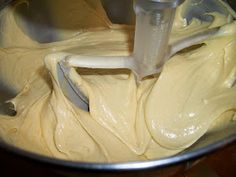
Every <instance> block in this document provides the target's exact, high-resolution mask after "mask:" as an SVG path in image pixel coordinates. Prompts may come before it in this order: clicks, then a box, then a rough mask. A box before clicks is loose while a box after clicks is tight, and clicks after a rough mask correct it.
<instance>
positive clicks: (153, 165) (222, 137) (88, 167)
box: [0, 0, 236, 176]
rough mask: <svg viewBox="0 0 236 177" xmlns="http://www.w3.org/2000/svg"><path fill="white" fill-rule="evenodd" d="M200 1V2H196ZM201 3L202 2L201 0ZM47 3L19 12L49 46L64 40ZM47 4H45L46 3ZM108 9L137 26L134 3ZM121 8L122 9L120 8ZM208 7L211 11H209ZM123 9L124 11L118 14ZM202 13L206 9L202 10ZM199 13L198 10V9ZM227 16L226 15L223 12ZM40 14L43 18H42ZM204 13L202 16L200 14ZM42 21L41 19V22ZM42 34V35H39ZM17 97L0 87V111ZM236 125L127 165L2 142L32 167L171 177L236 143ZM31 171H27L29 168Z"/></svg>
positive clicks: (9, 154) (0, 147)
mask: <svg viewBox="0 0 236 177" xmlns="http://www.w3.org/2000/svg"><path fill="white" fill-rule="evenodd" d="M193 1H197V0H193ZM199 1H200V0H199ZM213 1H214V0H208V1H205V2H208V3H209V4H211V3H214V2H213ZM0 2H1V5H0V8H4V7H5V6H6V5H10V1H9V0H8V1H0ZM45 2H46V0H41V1H36V0H32V2H31V7H32V9H34V10H30V9H25V7H24V6H22V9H19V10H18V13H20V14H21V15H22V18H24V19H25V22H23V24H20V25H22V27H23V28H24V27H26V26H30V28H25V29H24V30H26V32H27V33H28V35H29V36H31V37H32V38H34V39H35V40H37V41H39V42H42V43H46V42H52V41H57V40H62V38H60V37H59V36H58V35H57V34H56V32H55V29H56V27H55V26H53V22H52V21H50V19H49V18H48V15H49V12H48V11H47V10H46V9H47V8H45V6H46V3H45ZM228 2H229V4H231V5H233V7H236V4H235V2H234V1H230V0H229V1H228ZM44 3H45V4H44ZM103 5H104V8H105V9H106V11H107V13H108V16H109V17H110V18H111V20H112V21H113V22H115V23H125V24H133V23H134V14H133V13H132V2H131V0H118V1H114V0H103ZM116 7H119V8H116ZM206 7H207V8H206ZM211 7H212V6H205V8H206V11H210V10H212V8H211ZM117 9H121V11H117ZM199 11H202V8H200V9H199ZM195 13H197V10H196V9H195ZM222 13H224V12H222ZM39 14H40V15H39ZM197 14H202V13H197ZM38 18H40V19H38ZM199 18H202V19H204V20H209V18H208V17H206V16H202V15H200V16H199ZM39 34H41V35H39ZM13 96H15V92H14V91H11V90H10V89H9V88H7V87H5V86H4V85H3V84H0V111H2V112H4V111H6V110H8V111H9V109H7V108H6V107H4V106H1V104H2V105H3V102H4V101H5V100H7V99H9V98H12V97H13ZM235 130H236V125H235V124H234V125H232V126H231V127H227V129H224V130H222V131H218V132H214V133H212V134H206V135H205V136H203V137H202V138H201V139H200V140H199V141H197V143H195V144H194V145H193V146H191V147H190V148H188V149H186V150H185V151H184V152H181V153H180V154H177V155H175V156H171V157H167V158H162V159H154V160H148V161H138V162H124V163H87V162H79V161H76V162H75V161H68V160H60V159H56V158H52V157H46V156H43V155H39V154H35V153H32V152H28V151H25V150H22V149H20V148H17V147H13V146H11V145H9V144H6V143H4V142H0V152H2V153H4V154H5V156H6V157H5V158H6V159H8V160H9V159H17V160H19V163H22V164H25V163H26V164H31V166H32V165H33V166H38V167H39V169H45V168H49V169H51V170H54V171H57V172H59V173H63V174H68V175H70V176H71V175H75V176H77V175H78V176H90V175H92V174H96V176H104V175H105V176H113V175H117V174H118V175H121V174H122V175H124V176H126V175H130V174H132V175H133V174H134V175H138V176H142V175H145V176H153V175H155V176H170V175H172V174H174V173H175V172H177V171H179V170H184V169H186V167H188V166H189V164H191V162H193V161H194V160H196V159H199V158H201V157H203V156H206V155H207V154H209V153H211V152H213V151H215V150H220V149H221V148H222V147H224V146H226V145H229V144H230V143H233V142H235V141H236V132H235ZM25 170H27V169H25Z"/></svg>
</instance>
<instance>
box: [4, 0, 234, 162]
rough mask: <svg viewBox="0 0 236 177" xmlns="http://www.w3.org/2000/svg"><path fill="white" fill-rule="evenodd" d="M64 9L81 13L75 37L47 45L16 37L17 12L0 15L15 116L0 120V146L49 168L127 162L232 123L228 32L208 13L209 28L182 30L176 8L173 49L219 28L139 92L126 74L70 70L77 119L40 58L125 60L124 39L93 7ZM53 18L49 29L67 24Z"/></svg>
mask: <svg viewBox="0 0 236 177" xmlns="http://www.w3.org/2000/svg"><path fill="white" fill-rule="evenodd" d="M63 2H64V3H65V4H64V5H65V8H69V9H71V13H72V14H73V17H76V16H79V15H78V14H80V13H82V14H85V13H87V14H86V17H87V18H88V19H89V20H83V19H84V18H78V19H77V21H75V22H73V24H80V25H79V26H76V27H75V26H73V24H72V22H71V26H73V27H74V29H73V30H69V31H63V30H62V31H60V34H61V36H63V37H64V38H68V39H67V40H63V41H59V42H54V43H48V44H40V43H38V42H36V41H34V40H32V39H31V38H30V37H28V36H27V35H26V33H25V32H24V30H22V29H21V28H20V27H19V23H17V22H16V16H17V14H14V10H15V8H17V6H19V5H21V2H18V3H15V4H14V5H13V6H11V7H8V8H5V9H4V10H3V11H2V12H1V14H0V19H1V24H0V36H1V46H2V47H1V48H0V79H1V80H3V81H4V82H5V83H6V84H7V85H8V86H10V87H12V88H14V89H15V90H16V91H17V92H18V93H19V94H18V95H17V96H16V97H15V98H14V99H12V100H11V102H12V103H13V104H14V105H15V109H16V111H17V115H16V116H14V117H10V116H3V115H0V137H1V139H3V140H4V141H6V142H8V143H10V144H13V145H15V146H18V147H20V148H23V149H27V150H29V151H33V152H37V153H40V154H44V155H47V156H53V157H57V158H63V159H69V160H82V161H95V162H104V161H105V162H117V161H131V160H132V161H133V160H145V159H152V158H161V157H166V156H169V155H174V154H176V153H178V152H180V151H182V150H184V149H185V148H187V147H189V146H191V145H192V144H193V143H194V142H196V141H197V140H198V139H199V138H200V137H201V136H203V135H204V134H205V133H206V132H211V131H213V130H214V129H216V128H220V127H221V125H224V126H225V125H227V124H229V123H233V122H234V120H235V118H234V111H235V109H236V88H235V80H236V50H235V48H236V22H234V21H232V18H229V17H226V16H223V15H219V14H217V13H215V14H212V15H213V16H214V17H215V20H214V21H213V22H211V23H203V22H200V21H199V20H196V19H195V20H193V21H192V23H191V24H190V25H188V26H187V25H186V23H185V21H184V19H183V18H182V17H181V11H182V10H183V9H184V8H183V7H184V6H183V7H182V8H179V9H178V11H177V15H176V19H175V23H174V29H173V31H172V39H171V40H172V41H174V40H176V39H177V38H179V37H180V36H183V35H186V34H188V33H191V32H192V31H197V30H199V29H201V28H210V27H214V26H222V28H221V30H220V32H219V33H218V34H217V35H216V36H214V37H213V38H211V39H209V40H207V41H205V43H204V45H203V46H202V47H200V48H197V49H194V50H190V51H188V52H182V53H179V54H176V55H175V56H174V57H172V59H171V60H169V62H167V63H166V65H165V66H164V69H163V72H162V73H161V74H160V75H159V76H156V77H152V78H149V79H146V80H144V81H143V82H142V83H141V84H140V85H139V86H138V87H137V85H136V83H135V78H134V76H133V74H132V73H130V72H129V71H125V72H124V71H114V70H113V71H110V70H109V71H102V70H93V71H87V70H83V69H77V73H74V75H75V77H76V80H77V84H78V85H79V86H80V87H81V89H82V91H83V92H84V94H85V95H86V96H87V97H88V98H89V103H90V105H89V106H90V112H86V111H83V110H81V109H79V108H77V107H75V106H74V105H73V104H72V103H71V102H70V101H69V100H68V99H67V98H66V97H65V96H64V94H63V92H62V90H61V88H60V85H59V83H58V80H57V79H58V78H57V71H56V64H57V62H58V61H57V60H55V58H46V59H45V57H46V56H47V54H50V53H57V52H61V51H63V52H75V53H77V54H85V55H86V54H89V55H99V56H102V55H106V56H107V55H110V56H115V55H130V54H131V52H132V43H133V29H132V28H131V27H127V26H119V25H112V23H111V22H110V21H109V20H108V18H107V17H106V16H105V14H104V13H103V11H102V8H101V4H100V1H94V0H91V1H89V0H80V1H78V0H76V1H73V3H71V4H70V3H67V2H66V1H61V0H60V1H58V8H59V6H63ZM78 8H79V10H78ZM56 9H57V7H54V10H56ZM62 13H63V12H62ZM96 14H100V15H96ZM94 16H95V17H96V18H95V17H94ZM62 17H63V18H62V19H60V20H61V21H57V20H55V21H56V22H58V23H59V22H60V23H63V22H64V23H65V24H67V21H68V19H67V18H66V17H65V16H62ZM64 18H65V19H64ZM92 19H94V22H95V21H96V23H92V22H91V20H92ZM97 19H99V20H100V21H99V20H97ZM68 25H70V23H68ZM90 27H91V28H90ZM84 28H86V29H87V30H86V31H85V30H84ZM76 29H78V31H79V32H77V33H75V31H76ZM79 29H81V30H79ZM74 72H75V71H74ZM226 115H227V116H226ZM223 123H224V124H223Z"/></svg>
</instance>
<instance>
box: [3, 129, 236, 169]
mask: <svg viewBox="0 0 236 177" xmlns="http://www.w3.org/2000/svg"><path fill="white" fill-rule="evenodd" d="M233 143H236V132H235V133H233V134H231V135H229V136H228V137H226V138H225V139H223V140H218V141H216V142H215V143H212V144H209V145H207V146H204V147H202V148H200V149H197V150H193V151H190V152H186V153H185V152H184V153H180V154H177V155H174V156H169V157H165V158H160V159H153V160H144V161H130V162H115V163H105V162H103V163H98V162H84V161H71V160H64V159H58V158H54V157H49V156H45V155H41V154H37V153H35V152H30V151H27V150H24V149H21V148H19V147H16V146H13V145H10V144H7V143H5V142H3V141H1V142H0V149H1V150H3V151H5V152H7V153H10V154H12V155H16V156H18V157H20V158H23V159H25V160H30V161H33V162H36V163H41V164H43V165H50V166H53V167H60V169H62V168H66V169H71V170H76V171H88V170H89V171H100V172H109V171H112V172H121V171H140V170H150V169H160V168H165V167H170V166H173V165H178V164H181V163H183V162H190V161H192V160H195V159H198V158H200V157H203V156H205V155H208V154H210V153H213V152H215V151H216V150H219V149H221V148H223V147H225V146H226V145H230V144H233Z"/></svg>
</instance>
